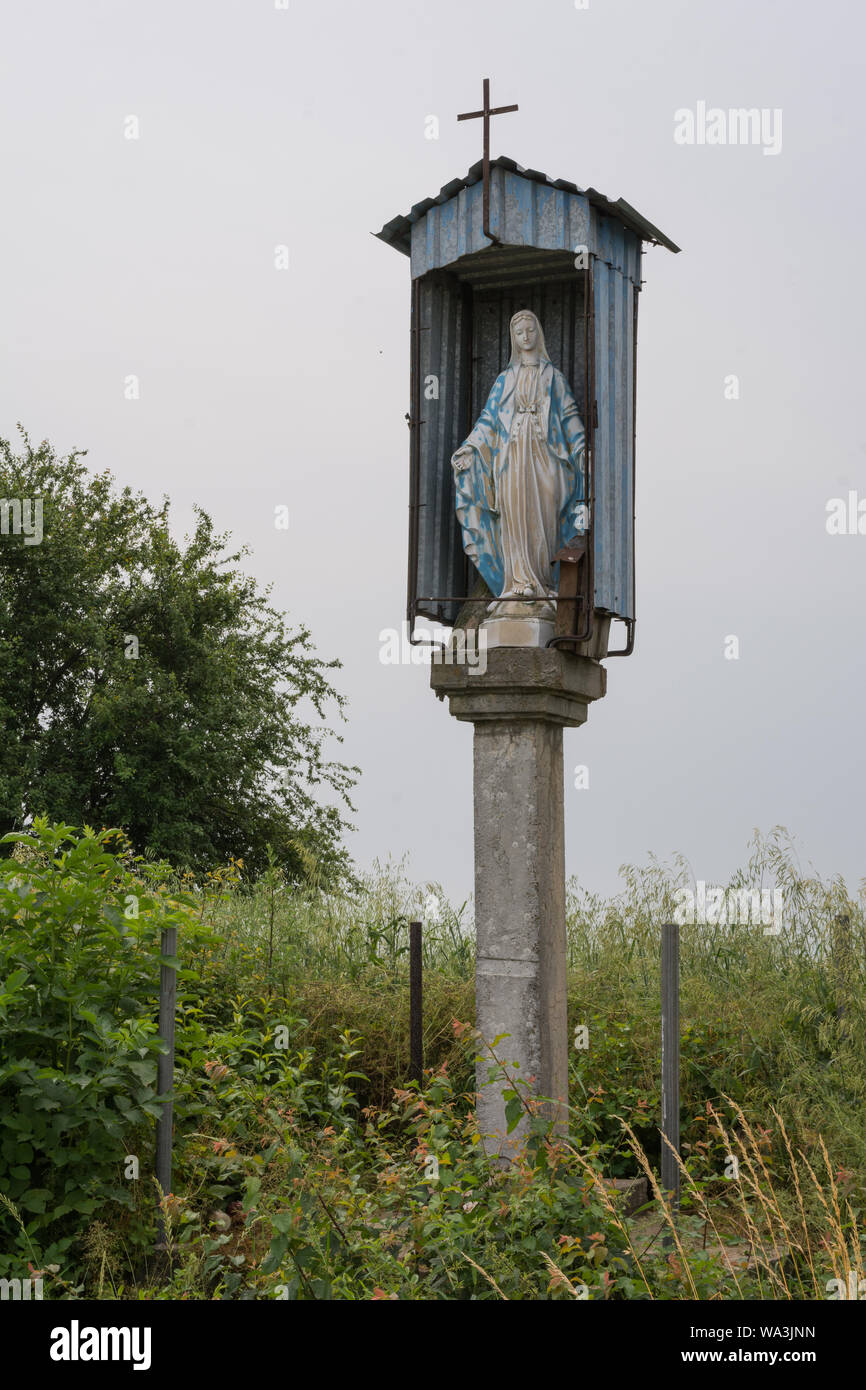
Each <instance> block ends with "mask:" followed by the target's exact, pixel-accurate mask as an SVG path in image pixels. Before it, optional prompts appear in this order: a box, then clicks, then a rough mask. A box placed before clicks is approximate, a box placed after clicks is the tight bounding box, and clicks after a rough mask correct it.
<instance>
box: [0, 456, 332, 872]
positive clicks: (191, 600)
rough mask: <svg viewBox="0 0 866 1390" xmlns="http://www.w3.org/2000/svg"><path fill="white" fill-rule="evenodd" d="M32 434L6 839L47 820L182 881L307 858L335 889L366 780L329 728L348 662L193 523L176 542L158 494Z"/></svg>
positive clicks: (2, 519) (8, 482) (7, 535)
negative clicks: (321, 645) (334, 656)
mask: <svg viewBox="0 0 866 1390" xmlns="http://www.w3.org/2000/svg"><path fill="white" fill-rule="evenodd" d="M22 436H23V441H24V446H25V448H24V452H23V454H22V455H21V456H16V455H15V454H14V453H13V451H12V447H11V445H10V444H9V443H8V442H7V441H5V440H0V523H2V524H0V532H2V533H0V834H3V833H6V832H9V831H13V830H19V829H21V828H22V826H23V825H24V824H25V823H26V821H27V818H28V817H29V816H31V815H37V814H41V813H48V814H49V815H50V816H51V817H52V818H53V819H55V820H63V821H65V822H67V823H68V824H73V825H84V824H89V825H93V826H96V827H99V826H121V827H123V829H124V830H125V831H126V832H127V834H128V835H129V837H130V840H131V842H132V845H133V846H134V848H135V849H136V850H137V851H139V852H143V851H145V850H148V851H153V852H154V853H155V854H156V855H158V856H160V857H165V858H167V859H170V860H171V861H172V862H173V863H174V864H175V865H178V866H188V867H190V868H192V869H199V868H203V867H208V866H210V865H213V864H214V863H217V862H223V863H224V862H227V861H228V859H229V858H230V857H234V858H236V859H242V860H243V861H244V864H245V866H246V868H247V870H248V871H249V872H251V873H258V872H259V871H260V870H261V869H262V868H263V867H264V866H265V865H266V863H267V846H268V844H270V845H272V846H273V848H274V850H275V852H276V853H277V855H278V858H279V861H280V863H281V864H282V866H283V867H284V868H285V869H287V870H288V871H289V872H290V873H291V874H293V875H297V876H301V875H302V874H305V873H307V872H308V869H309V863H310V858H311V855H312V856H313V857H314V859H315V862H316V866H317V876H318V879H319V881H320V882H327V881H328V880H329V879H334V878H336V877H339V876H340V875H341V874H342V873H343V872H345V871H346V870H347V868H348V858H347V855H346V852H345V850H344V848H343V847H342V844H341V836H342V832H343V830H344V829H345V828H346V822H345V821H344V818H343V817H344V812H345V809H346V808H348V809H349V810H351V809H352V807H351V802H350V799H349V793H350V790H351V787H352V786H353V784H354V782H355V780H356V775H357V772H358V769H357V768H351V767H347V766H345V765H344V764H343V763H340V762H334V761H331V760H329V758H328V757H327V754H326V750H325V747H324V744H325V740H326V739H327V738H328V737H337V736H336V735H333V734H331V732H330V730H329V729H328V728H327V727H325V726H324V724H323V723H322V722H321V721H322V720H323V719H324V718H325V712H326V709H327V708H328V707H329V706H335V707H336V710H337V713H338V714H339V715H340V717H343V714H342V710H343V704H344V701H343V698H342V697H341V696H340V695H339V694H337V692H336V691H335V690H334V689H333V687H332V686H331V685H330V683H329V679H328V673H329V672H330V671H331V670H333V669H334V668H335V667H338V666H339V665H340V663H339V662H338V661H323V660H321V659H320V658H319V657H318V656H316V654H315V651H314V649H313V647H312V644H311V641H310V633H309V631H308V630H307V629H306V628H304V627H302V628H300V629H298V630H295V631H292V630H290V629H289V628H288V627H287V626H286V623H285V619H284V617H283V615H282V614H280V613H279V612H277V611H276V610H275V609H273V608H272V607H270V606H269V604H268V602H267V599H268V594H269V590H267V589H266V590H264V591H260V590H259V587H258V585H257V584H256V581H255V580H254V579H252V578H250V577H249V576H248V575H245V574H244V573H243V572H242V571H241V570H240V569H239V568H238V567H237V566H238V562H239V561H240V560H242V559H243V557H244V556H245V555H246V554H248V550H247V549H246V548H244V549H241V550H239V551H237V552H236V553H234V554H227V553H224V552H225V545H226V542H227V540H228V539H229V537H228V535H217V534H215V532H214V529H213V524H212V522H211V519H210V517H209V516H208V515H207V514H206V513H205V512H204V511H202V510H201V509H200V508H197V509H196V524H195V530H194V534H193V535H192V536H188V537H186V538H185V541H184V543H183V544H179V543H178V542H177V541H176V540H175V539H174V538H173V537H172V535H171V533H170V530H169V502H168V499H167V498H166V499H163V502H162V505H161V506H160V507H159V508H154V507H153V506H152V505H151V504H150V503H149V502H148V501H147V499H146V498H145V497H144V496H143V494H141V493H133V492H132V490H131V489H130V488H128V487H126V488H124V489H123V490H122V491H118V490H117V488H116V485H115V484H114V480H113V478H112V476H111V474H110V473H109V472H107V471H106V472H104V473H99V474H96V475H92V474H90V473H89V472H88V470H87V469H86V467H85V465H84V464H83V463H82V462H81V459H82V457H83V455H82V453H79V452H75V453H72V454H70V455H69V456H68V457H67V458H59V457H57V455H56V454H55V452H54V450H53V448H52V447H51V446H50V445H49V444H48V443H47V442H43V443H42V444H40V445H39V446H38V447H34V446H33V445H31V443H30V440H29V439H28V437H27V435H26V434H24V432H23V431H22ZM13 499H18V500H20V501H22V502H24V503H25V505H24V510H23V513H22V515H23V522H21V524H20V525H19V524H18V522H19V517H18V513H17V512H16V511H15V509H14V507H10V506H9V505H7V507H6V509H5V511H4V510H3V506H2V502H3V500H5V501H6V502H7V504H8V503H10V502H12V501H13ZM28 499H29V502H30V503H31V504H34V505H33V506H32V509H31V510H30V511H28V507H27V500H28ZM37 502H41V506H42V533H43V535H42V539H41V542H39V543H34V542H35V539H36V536H37V535H38V527H37V526H36V524H35V518H36V516H37V514H38V513H37V510H36V507H35V503H37ZM16 505H17V503H16ZM28 518H29V521H30V528H29V529H30V530H31V531H32V533H33V534H32V535H31V536H28V535H26V534H25V532H26V531H27V529H28ZM16 531H17V532H18V534H15V532H16ZM338 741H339V739H338ZM322 793H324V794H325V795H326V796H328V795H330V797H331V800H330V801H328V802H326V801H325V800H324V799H323V798H322Z"/></svg>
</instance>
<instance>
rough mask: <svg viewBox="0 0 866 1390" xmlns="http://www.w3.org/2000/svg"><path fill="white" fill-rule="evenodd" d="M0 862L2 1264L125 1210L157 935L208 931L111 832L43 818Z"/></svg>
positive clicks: (145, 1133)
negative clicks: (96, 1216) (102, 1215)
mask: <svg viewBox="0 0 866 1390" xmlns="http://www.w3.org/2000/svg"><path fill="white" fill-rule="evenodd" d="M3 843H4V844H9V843H14V845H15V849H14V851H13V857H12V858H8V859H4V860H2V861H0V927H2V931H0V981H2V986H0V1029H2V1047H0V1111H2V1116H3V1128H2V1139H0V1192H2V1193H3V1194H4V1195H5V1196H6V1197H7V1199H8V1200H10V1201H11V1202H12V1203H13V1204H14V1205H15V1206H16V1207H17V1208H18V1210H19V1211H20V1213H21V1219H22V1223H23V1227H24V1230H23V1231H22V1229H21V1228H20V1227H19V1226H18V1224H17V1222H15V1221H14V1219H13V1217H12V1215H11V1213H10V1212H9V1211H8V1210H7V1209H6V1208H4V1210H3V1212H2V1213H0V1222H2V1226H0V1229H2V1230H3V1232H4V1235H6V1236H7V1237H8V1238H7V1239H5V1240H4V1242H3V1252H2V1254H0V1274H5V1273H6V1272H7V1271H11V1273H12V1274H13V1275H14V1274H20V1272H21V1266H22V1261H23V1259H24V1258H25V1252H26V1258H31V1257H32V1256H33V1255H34V1254H35V1253H36V1251H37V1247H38V1251H39V1260H40V1261H41V1262H44V1263H47V1262H49V1261H52V1260H54V1261H58V1260H60V1258H61V1257H62V1256H64V1254H65V1252H67V1251H68V1249H69V1247H70V1245H71V1244H72V1243H73V1242H74V1240H75V1238H76V1235H77V1234H78V1233H79V1232H80V1230H81V1229H82V1227H83V1226H84V1225H86V1223H87V1222H88V1221H89V1220H90V1218H91V1217H92V1215H93V1213H95V1212H97V1211H98V1212H104V1211H105V1210H106V1208H107V1207H108V1208H110V1207H111V1205H112V1204H119V1206H121V1207H126V1208H131V1207H134V1205H135V1199H134V1197H133V1192H134V1191H137V1190H140V1184H136V1183H133V1182H130V1181H126V1180H125V1177H124V1173H125V1170H126V1169H127V1168H129V1169H130V1171H131V1168H132V1165H128V1164H127V1163H126V1161H125V1160H126V1159H127V1156H134V1157H137V1159H138V1161H139V1169H140V1174H141V1175H146V1174H147V1172H148V1171H149V1170H152V1161H153V1160H152V1157H151V1156H150V1155H151V1151H152V1141H151V1132H152V1130H153V1125H154V1121H155V1120H156V1119H157V1118H158V1116H159V1114H160V1103H159V1101H158V1099H157V1090H156V1075H157V1053H158V1051H159V1049H160V1043H159V1041H158V1039H157V1037H156V1031H157V1024H156V994H157V989H158V981H159V962H160V933H161V931H162V929H163V928H165V927H170V926H177V927H180V929H181V930H182V931H183V933H184V936H185V938H186V940H187V942H189V941H190V940H191V939H193V938H194V937H198V938H201V937H202V936H206V935H207V932H206V929H204V928H201V927H199V926H198V924H197V922H196V920H195V917H194V916H193V914H192V913H191V911H190V905H189V901H188V900H187V901H183V900H181V899H180V898H179V897H177V896H170V895H169V894H168V893H167V891H166V890H165V889H164V888H163V887H161V886H160V885H159V884H158V883H157V884H151V883H149V882H148V879H147V874H146V869H145V868H144V867H143V866H142V865H141V862H140V861H138V860H133V859H131V857H130V856H129V854H128V852H127V851H126V850H125V846H124V844H123V840H122V837H119V836H118V834H117V832H114V831H103V832H102V833H100V834H95V833H93V832H92V831H90V830H87V829H85V831H84V832H83V833H78V832H76V831H74V830H72V829H70V828H69V827H68V826H66V825H49V824H48V822H47V821H46V820H45V819H38V820H36V821H35V822H34V823H33V826H32V828H31V830H30V833H28V834H13V835H7V836H5V838H4V840H3Z"/></svg>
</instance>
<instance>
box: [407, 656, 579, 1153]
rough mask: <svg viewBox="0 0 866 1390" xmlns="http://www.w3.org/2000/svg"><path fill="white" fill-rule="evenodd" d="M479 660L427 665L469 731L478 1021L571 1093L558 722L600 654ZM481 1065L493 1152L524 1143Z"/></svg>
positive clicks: (561, 1122) (538, 1086)
mask: <svg viewBox="0 0 866 1390" xmlns="http://www.w3.org/2000/svg"><path fill="white" fill-rule="evenodd" d="M486 657H487V664H486V670H484V671H481V670H479V669H476V668H473V667H471V666H466V665H463V666H445V665H441V666H437V665H434V666H433V667H432V668H431V678H430V680H431V685H432V687H433V689H434V690H435V691H436V693H437V695H438V696H439V697H440V699H442V698H444V697H445V696H446V695H447V697H448V700H449V707H450V711H451V714H452V715H454V717H455V718H456V719H462V720H468V721H471V722H472V723H473V724H474V726H475V739H474V814H475V927H476V937H477V960H476V977H475V999H476V1026H477V1028H478V1029H479V1031H480V1033H481V1035H482V1037H483V1038H484V1039H485V1041H486V1042H487V1043H488V1044H490V1043H492V1042H493V1040H494V1039H495V1038H497V1037H499V1036H500V1035H501V1034H503V1033H508V1034H510V1036H509V1037H508V1038H507V1039H504V1040H503V1041H502V1042H501V1043H500V1044H498V1045H497V1046H496V1049H495V1051H496V1053H497V1056H498V1057H499V1059H500V1060H501V1061H502V1062H503V1063H504V1064H505V1065H506V1068H507V1070H509V1071H512V1073H513V1075H515V1076H517V1077H522V1078H523V1079H524V1080H530V1079H531V1080H532V1088H531V1089H532V1091H533V1092H534V1093H535V1094H537V1095H541V1096H547V1097H550V1098H551V1099H552V1101H553V1118H554V1119H555V1121H556V1123H557V1126H558V1127H559V1128H562V1129H564V1128H565V1127H566V1116H565V1113H564V1111H562V1110H561V1109H560V1106H559V1104H558V1103H559V1102H563V1101H565V1100H566V1098H567V1083H568V1033H567V1022H566V979H565V961H566V949H565V837H564V823H563V766H562V730H563V727H564V726H566V725H568V726H575V725H578V724H582V723H584V721H585V720H586V717H587V707H588V704H589V702H590V701H591V700H597V699H599V698H600V697H601V696H602V695H603V694H604V691H605V672H604V669H603V667H601V666H600V665H599V664H598V662H597V661H593V660H590V659H589V658H588V657H583V656H573V655H572V654H571V653H569V652H565V651H561V650H556V649H554V648H544V647H541V648H539V647H494V648H491V649H489V650H488V651H487V654H486ZM491 1065H492V1062H491V1061H490V1060H489V1059H487V1060H484V1059H483V1058H482V1059H481V1060H480V1061H479V1063H478V1068H477V1085H478V1091H479V1096H478V1119H479V1126H480V1129H481V1133H482V1135H484V1136H485V1145H486V1147H487V1149H488V1152H491V1153H498V1154H501V1155H503V1156H505V1155H507V1154H508V1153H509V1152H511V1151H513V1149H514V1148H515V1147H516V1146H517V1145H519V1144H520V1142H521V1140H522V1138H523V1136H524V1133H525V1129H526V1122H525V1121H523V1122H522V1123H521V1124H520V1125H519V1126H518V1128H517V1129H516V1130H515V1131H513V1132H512V1134H511V1135H510V1136H509V1135H507V1124H506V1120H505V1102H504V1100H503V1098H502V1092H503V1090H505V1089H508V1083H507V1082H506V1081H503V1082H501V1083H500V1082H497V1083H496V1084H495V1085H490V1084H488V1070H489V1067H490V1066H491Z"/></svg>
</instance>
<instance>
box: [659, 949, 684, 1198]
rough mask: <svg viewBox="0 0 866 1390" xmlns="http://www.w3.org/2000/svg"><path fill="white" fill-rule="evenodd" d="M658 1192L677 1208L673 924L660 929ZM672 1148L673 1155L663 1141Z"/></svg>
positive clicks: (677, 1029) (676, 969)
mask: <svg viewBox="0 0 866 1390" xmlns="http://www.w3.org/2000/svg"><path fill="white" fill-rule="evenodd" d="M661 1132H662V1136H663V1138H662V1152H661V1185H662V1191H663V1192H665V1193H670V1194H672V1197H671V1202H672V1207H673V1211H674V1213H676V1212H678V1211H679V1206H680V1169H679V1164H678V1163H677V1158H676V1155H678V1154H679V1151H680V929H679V926H678V925H677V923H676V922H665V923H664V925H663V926H662V1124H661ZM665 1138H667V1139H668V1141H669V1143H670V1144H672V1145H673V1149H674V1150H675V1153H674V1152H672V1151H671V1149H669V1148H668V1145H667V1144H666V1143H665V1142H664V1140H665Z"/></svg>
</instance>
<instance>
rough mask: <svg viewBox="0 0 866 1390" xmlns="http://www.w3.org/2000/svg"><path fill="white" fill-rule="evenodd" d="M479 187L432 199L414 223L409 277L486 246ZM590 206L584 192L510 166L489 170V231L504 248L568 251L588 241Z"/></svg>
mask: <svg viewBox="0 0 866 1390" xmlns="http://www.w3.org/2000/svg"><path fill="white" fill-rule="evenodd" d="M482 196H483V192H482V185H481V184H480V183H474V184H471V185H470V186H469V187H466V188H462V189H461V190H460V192H459V193H457V195H456V196H455V197H453V198H451V199H449V200H448V201H447V202H444V203H434V204H433V205H432V206H431V207H429V208H428V209H427V211H426V212H425V213H424V214H423V216H421V217H419V218H418V220H417V221H415V222H414V223H413V224H412V229H411V240H412V251H411V256H412V278H413V279H417V278H418V277H419V276H421V275H426V274H427V273H428V271H431V270H440V269H442V268H443V267H445V266H450V265H453V263H454V262H455V261H457V260H459V258H460V257H461V256H468V255H471V254H473V253H474V252H476V251H483V250H484V249H485V247H488V246H489V245H490V242H489V240H488V239H487V237H486V236H485V235H484V232H483V213H482ZM590 214H591V210H590V204H589V200H588V198H586V197H585V196H584V195H583V194H577V193H568V192H565V191H564V190H563V189H559V188H553V187H552V186H551V185H548V184H540V183H534V182H532V181H531V180H530V179H525V178H523V176H522V175H520V174H516V173H513V172H511V171H510V170H508V169H492V170H491V174H490V230H491V231H492V232H493V234H494V236H496V237H498V238H499V240H500V241H502V242H504V243H505V245H507V246H532V247H535V248H537V249H539V250H545V251H570V250H572V249H573V248H574V247H575V246H581V245H589V246H590V249H591V250H592V249H594V248H593V247H592V245H591V241H590V236H591V224H592V221H593V218H592V217H591V215H590Z"/></svg>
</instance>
